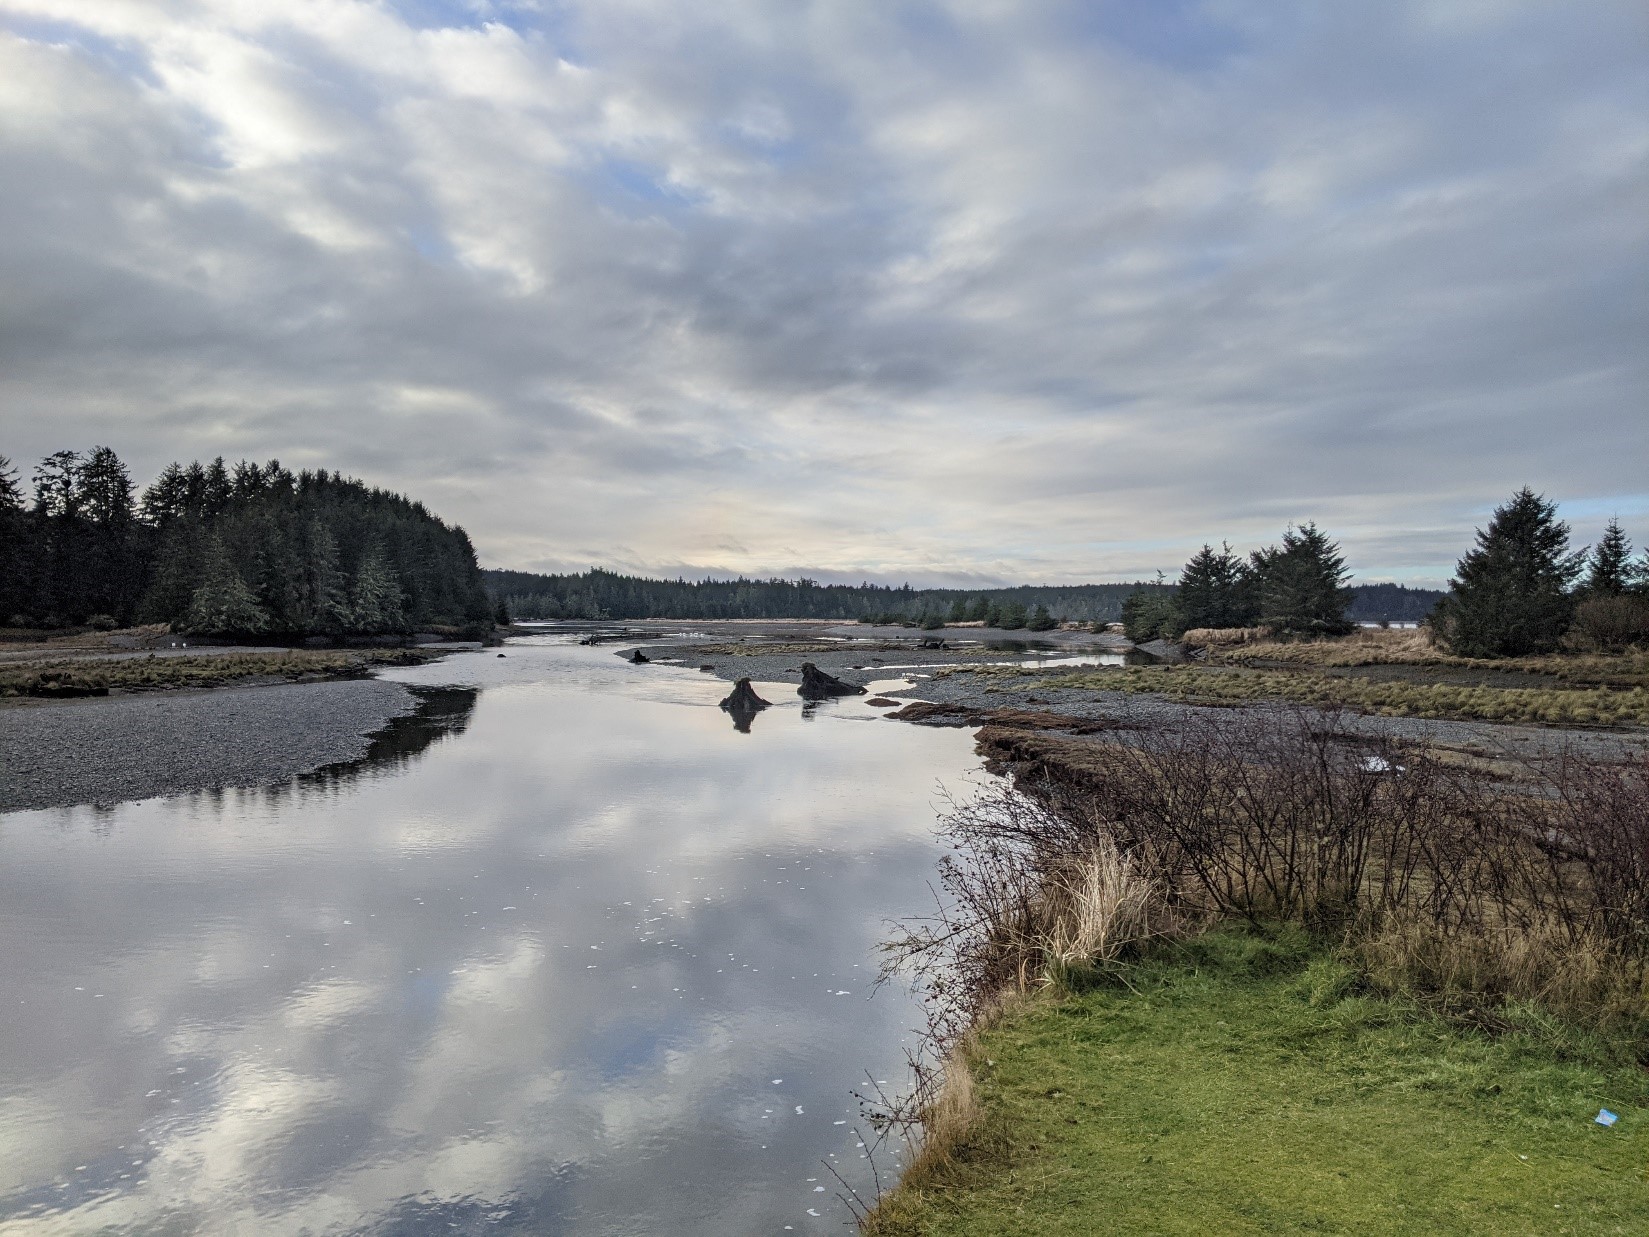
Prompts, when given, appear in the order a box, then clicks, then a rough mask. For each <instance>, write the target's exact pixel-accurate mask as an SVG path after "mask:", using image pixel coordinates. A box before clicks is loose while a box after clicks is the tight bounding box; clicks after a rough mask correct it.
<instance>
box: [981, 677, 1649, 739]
mask: <svg viewBox="0 0 1649 1237" xmlns="http://www.w3.org/2000/svg"><path fill="white" fill-rule="evenodd" d="M959 669H962V670H966V669H967V668H965V667H964V668H959ZM992 669H998V670H1001V669H1006V670H1009V671H1010V673H1013V674H1017V675H1019V676H1021V677H1022V676H1024V675H1028V674H1033V673H1035V672H1029V671H1017V670H1016V669H1014V668H1008V667H1000V668H996V667H993V668H992ZM1026 686H1027V687H1029V688H1031V689H1033V690H1034V689H1036V688H1044V687H1045V688H1078V689H1085V690H1092V691H1109V692H1130V693H1138V694H1144V695H1154V696H1163V697H1166V698H1168V699H1170V700H1179V701H1184V702H1186V703H1196V704H1248V703H1251V702H1254V701H1260V700H1289V701H1294V702H1296V703H1299V704H1313V705H1330V706H1332V705H1342V706H1345V707H1348V708H1353V709H1357V710H1360V711H1362V712H1365V713H1375V714H1379V715H1381V716H1385V717H1430V718H1461V719H1467V720H1471V721H1491V722H1536V723H1543V724H1546V725H1557V726H1644V725H1649V688H1645V687H1623V688H1610V687H1583V686H1574V687H1558V686H1553V687H1549V688H1548V687H1487V686H1461V685H1457V684H1450V683H1413V682H1403V681H1394V682H1375V681H1372V680H1367V679H1348V678H1341V677H1339V676H1334V675H1322V674H1313V673H1310V672H1308V671H1290V670H1237V669H1226V668H1212V667H1203V666H1129V667H1115V668H1113V667H1108V668H1105V669H1099V670H1077V671H1072V672H1070V673H1068V674H1061V675H1057V676H1054V677H1051V678H1050V677H1046V676H1044V677H1040V678H1036V679H1035V680H1034V681H1032V682H1030V683H1028V684H1026Z"/></svg>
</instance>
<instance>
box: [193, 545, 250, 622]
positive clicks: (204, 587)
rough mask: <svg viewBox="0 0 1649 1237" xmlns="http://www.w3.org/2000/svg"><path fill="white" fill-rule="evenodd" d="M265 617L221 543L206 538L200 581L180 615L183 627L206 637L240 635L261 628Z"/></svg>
mask: <svg viewBox="0 0 1649 1237" xmlns="http://www.w3.org/2000/svg"><path fill="white" fill-rule="evenodd" d="M268 626H269V617H268V615H266V614H265V613H264V611H263V608H262V607H261V606H259V605H258V599H257V597H256V596H255V595H254V594H253V592H252V590H251V589H250V588H248V587H247V585H246V581H245V580H243V579H241V576H240V572H238V571H236V570H235V564H234V563H233V562H231V561H230V558H229V553H228V551H227V550H225V548H224V545H223V542H222V541H221V540H220V539H219V538H217V537H216V536H212V537H209V538H207V541H206V554H205V557H204V561H203V563H202V570H201V581H200V585H199V587H197V588H196V589H195V593H194V596H193V597H192V598H191V599H190V602H189V610H188V613H187V614H185V615H184V618H183V630H184V631H188V632H194V633H198V634H200V635H208V636H240V635H249V634H251V633H253V632H259V631H263V630H265V629H266V628H267V627H268Z"/></svg>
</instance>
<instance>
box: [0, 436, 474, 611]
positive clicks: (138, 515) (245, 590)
mask: <svg viewBox="0 0 1649 1237" xmlns="http://www.w3.org/2000/svg"><path fill="white" fill-rule="evenodd" d="M32 481H33V485H32V493H28V492H25V489H24V487H23V485H22V483H21V481H20V479H19V477H18V474H17V470H16V469H15V468H14V467H13V466H12V464H11V462H10V460H8V459H6V457H4V456H0V617H3V618H4V619H5V622H6V623H7V625H9V626H12V627H28V628H56V627H64V626H82V625H88V626H92V627H103V628H113V627H118V626H126V625H128V624H131V623H134V622H138V623H167V624H170V625H171V626H172V627H173V628H174V629H176V630H178V631H182V632H189V633H194V634H200V635H210V636H224V637H244V636H253V635H257V636H261V637H264V638H268V639H278V640H284V639H298V638H311V637H313V638H322V639H328V640H331V639H339V638H345V637H351V636H381V635H387V634H399V633H405V632H408V631H411V630H413V629H415V628H425V627H432V626H448V627H475V626H477V625H480V624H483V623H487V622H488V621H489V620H490V618H491V615H492V610H491V604H490V602H489V601H488V598H487V594H486V590H485V588H484V587H483V585H482V581H481V574H480V568H479V565H478V564H477V562H476V558H475V550H474V548H473V547H472V546H471V545H470V540H469V537H468V536H467V535H466V534H465V532H464V530H463V529H462V528H459V527H457V526H456V525H449V524H446V523H444V522H443V521H442V520H440V519H439V518H438V517H436V516H435V515H433V514H432V513H431V512H430V511H429V510H427V509H426V508H425V507H424V506H423V505H422V504H421V503H417V502H414V501H412V500H410V499H408V498H405V497H402V496H401V495H399V494H394V493H391V492H389V491H387V490H383V489H378V488H375V487H371V486H368V485H366V484H365V483H364V482H361V481H357V480H355V479H353V478H350V477H345V476H343V475H342V474H340V473H334V472H328V471H327V470H326V469H317V470H314V471H309V470H305V471H302V472H297V473H294V472H292V471H290V470H289V469H286V468H283V467H282V466H281V464H280V462H279V461H277V460H270V461H269V462H268V463H267V464H261V465H260V464H257V463H253V462H250V461H247V460H242V461H240V462H239V463H238V464H235V465H234V466H233V467H231V466H229V465H226V464H225V463H224V461H223V459H222V458H221V457H220V458H218V459H215V460H213V461H212V462H211V463H210V464H205V465H203V464H201V463H200V462H198V461H196V462H194V463H190V464H188V465H183V464H170V465H168V466H167V467H166V468H165V469H164V470H163V471H162V472H161V473H160V475H159V476H158V477H156V478H155V480H154V481H153V482H152V483H151V484H150V485H149V486H148V487H147V488H146V489H145V490H143V492H142V493H141V495H140V494H139V493H138V492H137V489H136V487H135V486H134V485H133V483H132V479H131V475H130V473H129V472H128V470H127V468H126V466H125V464H124V463H122V462H121V460H120V458H119V456H117V455H116V454H115V452H114V451H112V450H111V449H109V448H108V447H96V448H94V449H93V450H91V451H90V452H87V453H85V454H81V453H79V452H74V451H58V452H56V453H54V454H52V455H49V456H47V457H46V458H45V459H44V460H42V461H41V462H40V464H39V465H38V466H37V467H36V468H35V470H34V475H33V478H32Z"/></svg>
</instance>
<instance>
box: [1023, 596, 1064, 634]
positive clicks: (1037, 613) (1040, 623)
mask: <svg viewBox="0 0 1649 1237" xmlns="http://www.w3.org/2000/svg"><path fill="white" fill-rule="evenodd" d="M1058 626H1059V621H1058V620H1057V619H1055V618H1054V616H1053V615H1051V614H1049V613H1048V607H1047V606H1044V605H1042V604H1041V603H1040V602H1039V603H1038V604H1037V606H1036V608H1035V609H1033V610H1032V611H1031V617H1030V618H1029V620H1027V621H1026V623H1025V630H1027V631H1052V630H1053V629H1054V628H1055V627H1058Z"/></svg>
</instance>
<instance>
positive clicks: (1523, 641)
mask: <svg viewBox="0 0 1649 1237" xmlns="http://www.w3.org/2000/svg"><path fill="white" fill-rule="evenodd" d="M1584 563H1585V554H1584V552H1582V553H1575V554H1571V553H1570V552H1569V526H1568V525H1567V524H1565V523H1563V522H1562V521H1561V520H1559V519H1558V518H1557V507H1556V505H1555V504H1553V503H1549V502H1547V501H1546V500H1545V498H1544V497H1543V496H1541V495H1539V494H1536V493H1535V492H1534V491H1533V490H1531V489H1529V488H1528V487H1527V486H1525V487H1524V488H1523V489H1521V490H1519V491H1518V492H1517V493H1516V494H1514V495H1512V498H1511V501H1510V502H1508V503H1506V505H1505V506H1503V507H1499V508H1496V510H1495V513H1494V515H1493V517H1492V518H1491V519H1490V520H1489V527H1488V528H1487V530H1484V529H1479V530H1478V531H1477V545H1476V547H1475V548H1474V549H1472V550H1471V551H1470V552H1468V553H1467V554H1466V556H1465V557H1464V558H1462V559H1461V560H1460V562H1459V563H1458V564H1457V565H1456V567H1455V578H1454V579H1453V580H1451V581H1450V582H1449V583H1450V587H1451V589H1452V591H1451V592H1450V594H1449V595H1448V596H1447V597H1445V598H1444V599H1443V601H1442V602H1441V603H1439V606H1438V613H1437V618H1436V623H1437V626H1438V628H1439V631H1440V633H1441V635H1442V637H1443V639H1444V641H1445V642H1446V643H1447V644H1448V646H1449V649H1450V650H1451V651H1452V652H1454V653H1458V654H1461V655H1463V656H1466V657H1519V656H1523V655H1525V654H1529V653H1544V652H1549V651H1551V650H1552V649H1555V648H1556V647H1557V645H1558V641H1559V640H1561V639H1562V638H1563V634H1564V632H1565V631H1566V630H1568V626H1569V621H1570V618H1571V616H1572V615H1573V613H1574V599H1573V598H1572V597H1571V596H1570V594H1569V588H1570V586H1571V585H1572V584H1573V583H1574V580H1575V577H1576V576H1578V575H1579V574H1580V572H1581V570H1582V568H1583V566H1584Z"/></svg>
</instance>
